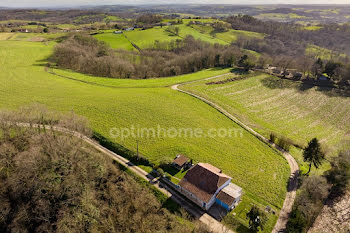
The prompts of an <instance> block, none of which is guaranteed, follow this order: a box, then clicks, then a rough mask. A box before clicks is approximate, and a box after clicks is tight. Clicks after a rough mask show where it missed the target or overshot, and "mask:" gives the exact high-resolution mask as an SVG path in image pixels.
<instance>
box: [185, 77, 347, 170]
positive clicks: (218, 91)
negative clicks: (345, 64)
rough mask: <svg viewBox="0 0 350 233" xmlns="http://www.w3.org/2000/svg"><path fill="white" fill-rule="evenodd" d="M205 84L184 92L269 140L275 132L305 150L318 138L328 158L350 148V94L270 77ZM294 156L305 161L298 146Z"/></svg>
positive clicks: (201, 83)
mask: <svg viewBox="0 0 350 233" xmlns="http://www.w3.org/2000/svg"><path fill="white" fill-rule="evenodd" d="M219 79H220V78H219ZM221 79H225V78H221ZM206 82H207V81H200V82H196V83H193V84H188V85H185V86H184V87H183V88H185V89H188V90H191V91H193V92H195V93H198V94H200V95H202V96H205V97H207V98H209V99H211V100H213V101H215V102H217V103H219V104H220V105H221V106H223V107H224V108H225V109H227V110H228V111H229V112H231V113H233V114H234V115H235V116H237V117H238V118H239V119H240V120H242V121H243V122H245V123H247V124H248V126H250V127H252V128H254V129H255V130H256V131H258V132H259V133H261V134H262V135H264V136H266V137H268V136H269V134H270V133H271V132H274V133H276V134H278V135H285V136H287V137H289V138H291V139H292V140H293V141H294V142H296V143H297V144H300V145H302V146H305V145H306V143H307V141H308V140H311V139H312V138H313V137H317V138H319V139H320V140H321V143H322V144H323V145H324V146H325V148H326V150H327V152H328V154H329V155H336V154H337V152H338V151H339V150H341V149H344V147H345V146H346V144H349V141H350V99H349V98H347V97H345V96H349V94H350V93H344V92H339V91H336V90H334V89H333V90H332V89H327V88H323V89H320V88H318V87H311V86H306V85H303V84H301V83H299V82H293V81H288V80H282V79H279V78H276V77H272V76H268V75H266V74H260V75H259V74H257V75H256V76H254V77H251V78H247V79H244V80H240V81H234V82H228V83H226V84H215V85H206V84H205V83H206ZM342 95H343V96H342ZM344 95H345V96H344ZM292 154H294V155H295V156H296V158H297V159H298V162H299V163H302V158H301V153H300V150H296V149H295V148H293V150H292Z"/></svg>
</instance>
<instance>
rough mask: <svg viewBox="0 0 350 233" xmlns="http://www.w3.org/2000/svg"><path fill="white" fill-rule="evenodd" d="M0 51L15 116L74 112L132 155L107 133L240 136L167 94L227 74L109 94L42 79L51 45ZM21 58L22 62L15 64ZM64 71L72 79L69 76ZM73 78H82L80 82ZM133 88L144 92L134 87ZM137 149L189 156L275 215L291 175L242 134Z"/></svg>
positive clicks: (5, 101)
mask: <svg viewBox="0 0 350 233" xmlns="http://www.w3.org/2000/svg"><path fill="white" fill-rule="evenodd" d="M0 47H1V49H0V55H1V56H0V65H1V67H2V69H3V70H4V71H5V72H2V73H1V74H0V80H1V85H0V92H1V93H2V94H1V97H0V99H1V101H0V103H1V104H0V107H1V108H10V109H15V108H18V107H20V106H24V105H28V104H31V103H39V104H43V105H45V106H47V107H48V108H49V109H55V110H58V111H62V112H68V111H74V112H75V113H77V114H78V115H82V116H85V117H86V118H87V119H88V120H89V122H90V126H91V127H92V128H93V130H94V131H96V132H98V133H100V134H102V135H103V136H105V137H106V138H108V139H110V140H112V141H114V142H117V143H119V144H121V145H122V146H124V147H126V148H128V149H130V150H133V151H135V149H136V139H135V138H126V139H121V138H117V139H114V138H112V137H111V136H110V134H109V132H110V129H111V128H113V127H117V128H130V127H132V126H134V127H136V128H137V127H144V128H157V126H158V125H159V126H160V127H162V128H170V127H175V126H176V127H180V128H193V127H195V128H201V129H203V130H204V131H208V130H209V129H211V128H215V129H218V128H227V129H231V128H234V129H240V127H239V126H238V125H236V124H234V123H233V122H231V121H230V120H228V119H226V118H225V117H224V116H223V115H221V114H219V113H218V112H217V111H216V110H214V109H212V108H210V107H208V106H207V105H206V104H204V103H202V102H201V101H199V100H196V99H193V98H191V97H189V96H187V95H184V94H181V93H178V92H176V91H174V90H171V89H170V88H169V87H165V86H169V85H171V84H173V83H177V82H179V80H180V82H183V81H185V80H193V79H199V78H201V77H202V78H204V77H209V76H215V75H218V74H221V73H224V72H225V70H207V71H203V72H201V73H199V74H193V76H192V75H184V76H182V77H179V78H169V79H164V80H166V81H163V79H162V80H161V81H160V83H161V84H157V82H156V80H154V79H151V80H142V81H140V82H141V83H142V84H140V85H138V84H137V82H138V81H137V80H110V81H111V83H112V85H116V86H118V85H119V86H124V87H128V88H108V87H103V86H96V85H90V84H85V83H81V82H77V81H74V80H68V79H64V78H62V77H58V76H55V75H52V74H49V73H46V72H45V71H44V68H43V66H42V62H40V61H42V60H43V59H45V58H46V57H47V56H48V55H49V54H50V53H51V52H52V44H51V43H50V44H49V45H44V44H42V43H38V42H23V41H2V42H0ZM19 56H24V57H26V58H27V59H17V58H18V57H19ZM62 72H64V73H65V74H66V75H73V73H72V72H69V71H62ZM202 75H203V76H202ZM74 76H80V78H81V79H83V77H82V76H83V75H80V74H75V75H74ZM85 78H86V79H91V78H92V77H89V76H86V77H85ZM96 80H98V81H100V80H101V82H102V81H103V82H104V84H107V83H108V81H109V80H108V79H99V78H97V77H96ZM113 82H114V84H113ZM118 82H120V83H118ZM148 82H149V83H150V84H148ZM163 85H164V87H162V86H163ZM136 86H138V87H142V86H144V87H145V88H133V87H136ZM146 87H147V88H146ZM151 87H153V88H151ZM180 109H181V110H180ZM179 110H180V111H179ZM139 149H140V152H141V153H142V154H143V155H144V156H145V157H147V158H148V159H149V160H150V161H151V162H154V163H157V162H159V161H160V160H162V159H163V158H164V157H169V158H172V157H174V156H175V155H176V154H177V153H183V154H186V155H188V156H190V157H191V158H193V159H194V160H195V161H202V162H208V163H211V164H213V165H215V166H217V167H220V168H222V170H223V171H224V172H225V173H227V174H229V175H231V176H232V177H233V182H235V183H237V184H238V185H240V186H242V187H243V188H244V191H245V193H246V198H247V200H254V201H256V202H258V203H262V205H264V204H265V205H266V204H269V205H272V206H274V208H276V210H277V211H278V209H279V208H281V206H282V203H283V200H284V197H285V193H286V182H287V180H288V175H289V168H288V165H287V162H286V161H285V160H284V159H283V157H282V156H281V155H279V154H278V153H276V152H274V151H273V150H272V149H270V148H269V147H268V146H267V145H265V144H264V143H262V142H260V141H259V140H258V139H256V138H255V137H254V136H252V135H250V134H249V133H247V132H245V131H243V132H242V137H239V138H235V137H233V138H229V137H225V138H208V137H199V138H195V137H190V138H187V139H186V140H183V139H182V138H170V137H160V138H153V137H145V138H141V139H139ZM248 202H249V201H248ZM272 225H273V224H272Z"/></svg>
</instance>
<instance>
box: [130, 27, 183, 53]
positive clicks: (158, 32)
mask: <svg viewBox="0 0 350 233" xmlns="http://www.w3.org/2000/svg"><path fill="white" fill-rule="evenodd" d="M165 28H166V27H163V28H160V27H154V28H151V29H147V30H140V29H136V30H134V31H128V32H124V34H125V36H127V38H128V39H129V40H130V41H132V42H133V43H135V44H136V45H137V46H138V47H140V48H141V49H144V48H150V47H152V46H153V45H154V42H155V41H156V40H158V41H172V40H176V39H181V38H180V37H178V36H174V35H172V34H170V33H168V32H166V31H165Z"/></svg>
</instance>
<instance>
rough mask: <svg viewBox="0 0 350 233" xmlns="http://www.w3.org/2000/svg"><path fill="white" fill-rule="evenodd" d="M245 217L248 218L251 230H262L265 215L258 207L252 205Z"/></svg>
mask: <svg viewBox="0 0 350 233" xmlns="http://www.w3.org/2000/svg"><path fill="white" fill-rule="evenodd" d="M247 218H248V219H249V229H250V230H251V231H252V232H258V231H259V230H264V225H265V223H266V215H265V214H264V213H263V212H262V211H260V210H259V208H258V207H256V206H253V207H252V208H251V209H250V211H249V212H248V213H247Z"/></svg>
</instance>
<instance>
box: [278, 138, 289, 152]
mask: <svg viewBox="0 0 350 233" xmlns="http://www.w3.org/2000/svg"><path fill="white" fill-rule="evenodd" d="M277 144H278V146H279V147H281V148H282V149H283V150H285V151H289V150H290V147H291V146H292V145H293V142H292V140H290V139H289V138H286V137H284V136H282V137H281V138H280V139H279V140H278V143H277Z"/></svg>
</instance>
